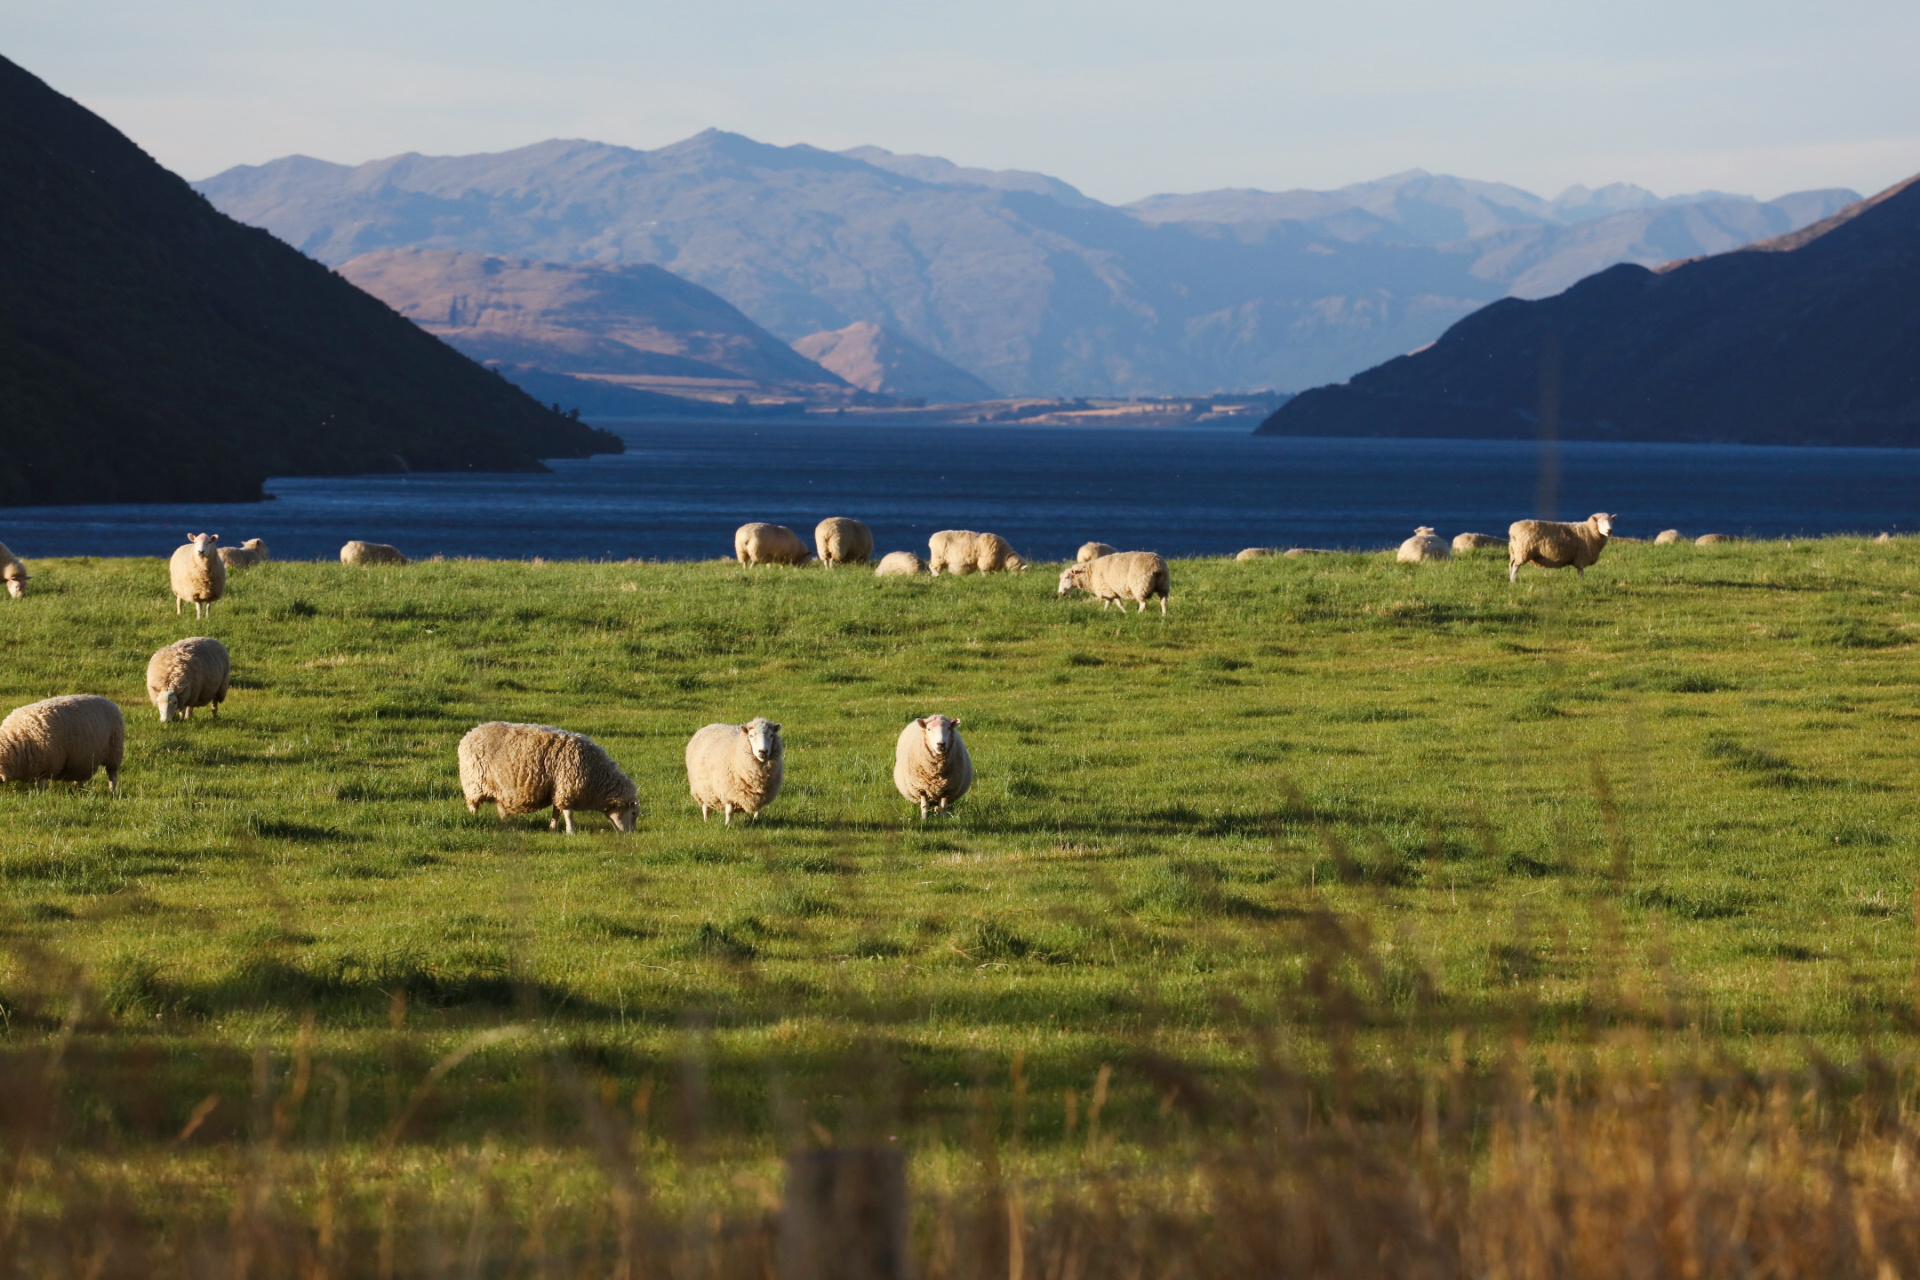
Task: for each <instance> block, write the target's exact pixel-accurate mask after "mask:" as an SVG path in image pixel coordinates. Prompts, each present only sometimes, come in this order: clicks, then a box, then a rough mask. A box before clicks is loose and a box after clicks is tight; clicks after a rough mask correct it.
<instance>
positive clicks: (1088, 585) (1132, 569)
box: [1058, 551, 1169, 617]
mask: <svg viewBox="0 0 1920 1280" xmlns="http://www.w3.org/2000/svg"><path fill="white" fill-rule="evenodd" d="M1168 586H1169V579H1168V577H1167V562H1166V561H1165V560H1163V559H1162V558H1160V557H1159V556H1158V555H1155V554H1154V553H1153V552H1151V551H1120V552H1116V553H1115V554H1113V555H1110V556H1101V557H1100V558H1099V559H1098V560H1088V561H1086V562H1085V563H1084V564H1070V565H1068V566H1067V567H1066V568H1065V569H1063V570H1062V571H1061V573H1060V590H1059V592H1058V594H1059V595H1065V594H1067V592H1069V591H1071V590H1073V589H1074V588H1075V587H1078V588H1080V589H1081V590H1082V591H1086V592H1090V593H1092V594H1093V595H1096V596H1098V597H1100V608H1101V609H1102V610H1105V609H1106V607H1107V606H1108V605H1110V604H1116V603H1117V604H1118V605H1119V606H1120V612H1122V613H1125V612H1126V611H1127V601H1129V600H1137V601H1139V603H1140V612H1142V613H1145V612H1146V611H1147V601H1148V600H1151V599H1152V598H1153V597H1155V596H1159V597H1160V613H1161V615H1162V616H1163V617H1164V616H1165V615H1166V612H1167V591H1168Z"/></svg>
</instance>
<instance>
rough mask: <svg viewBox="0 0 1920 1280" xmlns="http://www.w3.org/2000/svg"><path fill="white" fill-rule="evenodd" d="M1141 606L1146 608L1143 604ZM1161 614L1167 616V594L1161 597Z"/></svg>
mask: <svg viewBox="0 0 1920 1280" xmlns="http://www.w3.org/2000/svg"><path fill="white" fill-rule="evenodd" d="M1140 607H1141V608H1143V609H1144V608H1146V606H1145V605H1141V606H1140ZM1160 616H1161V617H1163V618H1164V617H1166V616H1167V598H1166V597H1165V596H1161V597H1160Z"/></svg>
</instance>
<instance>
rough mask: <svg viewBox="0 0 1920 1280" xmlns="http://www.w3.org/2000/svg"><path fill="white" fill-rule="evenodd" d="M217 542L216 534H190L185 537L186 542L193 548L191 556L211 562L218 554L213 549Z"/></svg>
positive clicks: (217, 536) (218, 538)
mask: <svg viewBox="0 0 1920 1280" xmlns="http://www.w3.org/2000/svg"><path fill="white" fill-rule="evenodd" d="M219 541H220V535H219V534H217V533H190V534H188V535H187V542H188V544H189V545H190V546H192V547H193V554H195V555H197V556H199V557H200V558H201V559H202V560H211V559H213V558H214V556H216V555H218V554H219V552H218V551H216V550H215V549H214V548H215V545H216V544H217V543H218V542H219Z"/></svg>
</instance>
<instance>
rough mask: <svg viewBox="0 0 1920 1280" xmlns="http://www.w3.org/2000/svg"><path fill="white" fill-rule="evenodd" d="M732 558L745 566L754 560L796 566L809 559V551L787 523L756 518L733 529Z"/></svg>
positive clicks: (751, 563) (811, 556)
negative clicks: (750, 522) (769, 522)
mask: <svg viewBox="0 0 1920 1280" xmlns="http://www.w3.org/2000/svg"><path fill="white" fill-rule="evenodd" d="M733 558H734V559H736V560H738V561H739V562H740V563H741V564H743V565H745V566H746V567H747V568H749V569H751V568H752V567H753V566H754V565H757V564H790V565H796V566H797V565H803V564H805V563H806V562H807V561H809V560H811V559H813V552H811V551H809V550H807V544H806V543H804V542H802V541H800V535H799V534H797V533H795V532H794V531H793V530H791V529H789V528H787V526H785V525H783V524H766V523H764V522H762V521H758V520H756V521H754V522H753V523H752V524H743V525H741V526H740V527H739V528H738V529H735V530H734V531H733Z"/></svg>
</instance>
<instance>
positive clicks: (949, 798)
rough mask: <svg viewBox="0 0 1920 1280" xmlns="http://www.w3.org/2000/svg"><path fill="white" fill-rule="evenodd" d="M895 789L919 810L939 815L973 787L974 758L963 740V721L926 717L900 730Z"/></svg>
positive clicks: (923, 816)
mask: <svg viewBox="0 0 1920 1280" xmlns="http://www.w3.org/2000/svg"><path fill="white" fill-rule="evenodd" d="M893 785H894V786H895V787H897V788H899V791H900V794H901V795H903V796H905V797H906V798H907V800H908V801H909V802H911V803H913V804H917V805H919V806H920V820H921V821H922V822H925V821H926V818H927V807H928V806H929V805H931V806H932V807H933V808H934V809H935V810H937V811H938V812H940V813H945V812H947V806H948V805H950V804H952V803H953V802H954V801H956V800H958V799H959V798H960V797H961V796H964V795H965V794H967V790H968V789H969V788H970V787H972V786H973V758H972V757H971V756H969V755H968V754H967V744H966V743H964V742H962V741H961V740H960V721H959V720H957V719H955V718H954V717H952V716H925V717H922V718H921V719H919V720H915V721H912V722H911V723H909V724H908V725H907V726H906V727H905V728H903V729H901V730H900V741H899V742H898V743H897V744H895V746H894V750H893Z"/></svg>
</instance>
